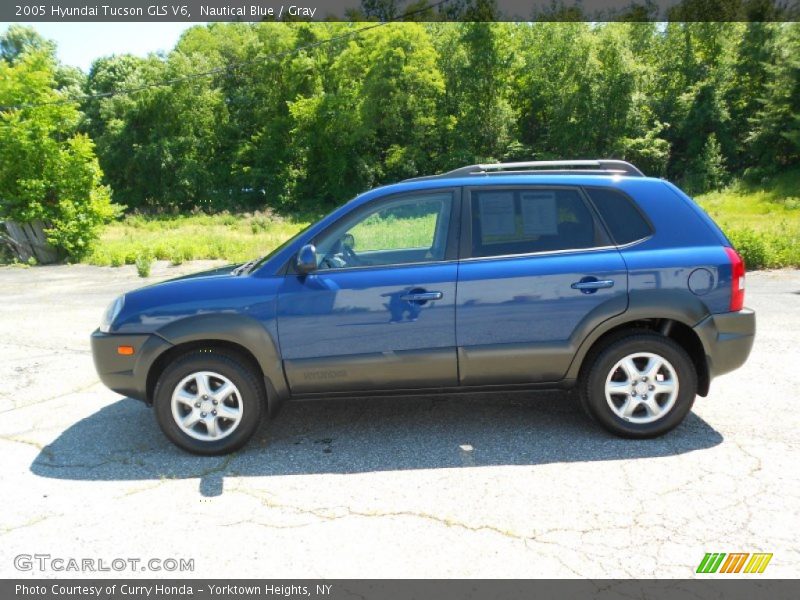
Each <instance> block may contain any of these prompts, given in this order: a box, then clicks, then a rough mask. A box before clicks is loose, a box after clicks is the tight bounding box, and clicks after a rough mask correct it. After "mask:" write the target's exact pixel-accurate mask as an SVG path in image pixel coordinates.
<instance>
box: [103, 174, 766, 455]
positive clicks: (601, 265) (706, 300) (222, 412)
mask: <svg viewBox="0 0 800 600" xmlns="http://www.w3.org/2000/svg"><path fill="white" fill-rule="evenodd" d="M743 302H744V264H743V262H742V259H741V258H740V257H739V255H738V254H737V253H736V251H735V250H734V249H733V247H732V246H731V243H730V242H729V241H728V239H727V238H726V237H725V235H723V233H722V232H721V231H720V229H719V228H718V227H717V226H716V224H715V223H714V222H713V221H712V220H711V219H710V218H709V217H708V216H707V215H706V214H705V213H704V212H703V211H702V210H701V209H700V208H699V207H698V206H697V205H696V204H695V203H694V202H693V201H692V200H691V199H690V198H689V197H688V196H687V195H686V194H684V193H683V192H682V191H681V190H680V189H678V188H677V187H676V186H674V185H672V184H671V183H669V182H666V181H664V180H661V179H653V178H649V177H644V176H643V175H642V173H641V172H640V171H639V170H638V169H636V167H634V166H633V165H631V164H629V163H626V162H623V161H615V160H586V161H547V162H530V163H505V164H490V165H474V166H470V167H464V168H461V169H457V170H455V171H451V172H449V173H445V174H443V175H436V176H431V177H421V178H417V179H413V180H408V181H403V182H400V183H397V184H394V185H389V186H385V187H381V188H378V189H374V190H371V191H369V192H366V193H364V194H362V195H360V196H358V197H357V198H355V199H354V200H352V201H350V202H348V203H347V204H345V205H344V206H342V207H341V208H339V209H337V210H336V211H334V212H333V213H331V214H330V215H328V216H327V217H325V218H324V219H322V220H321V221H319V222H318V223H316V224H314V225H312V226H311V227H309V228H308V229H306V230H305V231H303V232H301V233H299V234H298V235H296V236H295V237H294V238H293V239H291V240H289V241H287V242H286V243H285V244H283V245H282V246H280V247H279V248H277V249H276V250H274V251H273V252H272V253H271V254H269V255H268V256H265V257H264V258H261V259H259V260H256V261H252V262H250V263H246V264H244V265H240V266H238V267H236V268H231V267H227V268H222V269H216V270H214V271H209V272H205V273H199V274H197V275H192V276H188V277H182V278H179V279H174V280H171V281H166V282H163V283H160V284H157V285H152V286H149V287H145V288H142V289H138V290H135V291H133V292H129V293H127V294H125V295H123V296H120V297H119V298H117V299H116V300H114V302H113V303H112V304H111V305H110V306H109V308H108V310H107V312H106V313H105V316H104V317H103V321H102V324H101V326H100V328H99V329H98V330H97V331H95V332H94V333H93V334H92V351H93V354H94V361H95V366H96V368H97V371H98V373H99V375H100V378H101V380H102V381H103V382H104V383H105V384H106V385H107V386H108V387H109V388H111V389H112V390H114V391H116V392H118V393H120V394H124V395H126V396H129V397H132V398H137V399H141V400H143V401H145V402H146V403H148V404H149V405H152V406H153V407H154V410H155V415H156V418H157V420H158V423H159V425H160V426H161V429H162V430H163V431H164V433H165V434H166V435H167V437H168V438H169V439H170V440H172V441H173V442H174V443H175V444H177V445H178V446H180V447H181V448H184V449H186V450H188V451H190V452H195V453H198V454H222V453H226V452H230V451H233V450H235V449H237V448H239V447H241V446H242V445H243V444H244V443H245V442H247V440H248V439H249V438H250V437H251V436H252V435H253V433H254V431H255V430H256V428H257V427H258V425H259V423H260V421H261V418H262V415H263V414H264V413H268V414H269V415H274V414H275V413H276V411H277V409H278V407H279V406H280V404H281V403H282V402H283V401H285V400H288V399H298V398H304V399H307V398H320V397H323V398H325V397H331V396H335V395H345V396H354V395H359V394H360V395H371V396H377V395H380V394H414V393H422V392H424V393H430V392H434V391H443V392H459V391H475V390H509V389H538V388H562V389H569V388H576V389H577V391H578V393H579V396H580V398H581V402H582V404H583V407H584V409H585V410H586V412H587V413H588V414H589V415H590V416H591V417H592V418H594V419H595V420H596V421H597V422H598V423H600V425H602V426H603V427H605V428H606V429H608V430H609V431H611V432H613V433H615V434H617V435H621V436H626V437H632V438H647V437H653V436H658V435H661V434H663V433H665V432H667V431H669V430H671V429H673V428H674V427H675V426H677V425H678V424H679V423H680V422H681V421H682V420H683V418H684V417H685V416H686V414H687V413H688V412H689V410H690V409H691V408H692V404H693V403H694V399H695V396H697V395H700V396H705V395H707V394H708V391H709V386H710V383H711V380H712V379H713V378H714V377H716V376H718V375H722V374H723V373H727V372H729V371H731V370H733V369H736V368H738V367H739V366H741V365H742V364H743V363H744V361H745V360H746V359H747V356H748V354H749V353H750V349H751V347H752V344H753V336H754V334H755V315H754V313H753V311H751V310H748V309H746V308H744V306H743Z"/></svg>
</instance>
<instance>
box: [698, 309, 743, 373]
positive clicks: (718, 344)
mask: <svg viewBox="0 0 800 600" xmlns="http://www.w3.org/2000/svg"><path fill="white" fill-rule="evenodd" d="M694 330H695V331H696V332H697V335H698V336H699V337H700V341H702V343H703V348H704V349H705V353H706V362H707V364H708V374H709V376H710V378H711V379H713V378H714V377H718V376H719V375H724V374H725V373H730V372H731V371H733V370H734V369H738V368H739V367H741V366H742V365H743V364H744V362H745V361H746V360H747V357H748V356H750V350H751V349H752V348H753V340H754V339H755V335H756V313H755V312H753V311H752V310H750V309H749V308H744V309H742V310H740V311H738V312H730V313H719V314H713V315H709V316H708V317H706V318H705V319H703V320H702V321H700V323H698V324H697V325H695V327H694Z"/></svg>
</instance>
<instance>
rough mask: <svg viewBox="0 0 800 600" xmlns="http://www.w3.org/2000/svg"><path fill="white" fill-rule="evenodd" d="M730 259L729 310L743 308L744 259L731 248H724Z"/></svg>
mask: <svg viewBox="0 0 800 600" xmlns="http://www.w3.org/2000/svg"><path fill="white" fill-rule="evenodd" d="M725 253H726V254H727V255H728V259H729V260H730V261H731V306H730V310H731V312H734V311H738V310H742V308H744V261H743V260H742V257H741V256H739V254H738V253H737V252H736V250H734V249H733V248H725Z"/></svg>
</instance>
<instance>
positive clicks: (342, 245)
mask: <svg viewBox="0 0 800 600" xmlns="http://www.w3.org/2000/svg"><path fill="white" fill-rule="evenodd" d="M452 204H453V195H452V193H451V192H435V193H429V194H415V195H412V196H399V197H396V198H392V199H390V200H386V201H380V202H379V203H377V204H376V205H375V206H374V207H372V208H370V209H367V210H366V211H358V212H357V213H356V214H355V215H353V216H346V217H344V218H343V219H342V220H341V221H340V222H339V223H337V224H336V225H334V226H333V227H332V228H331V229H329V230H328V231H326V232H325V233H323V234H322V235H321V236H320V237H319V239H318V240H317V242H316V247H317V264H318V265H319V269H321V270H325V269H343V268H350V267H365V266H383V265H398V264H408V263H421V262H434V261H440V260H444V258H445V250H446V246H447V233H448V229H449V222H450V211H451V208H452Z"/></svg>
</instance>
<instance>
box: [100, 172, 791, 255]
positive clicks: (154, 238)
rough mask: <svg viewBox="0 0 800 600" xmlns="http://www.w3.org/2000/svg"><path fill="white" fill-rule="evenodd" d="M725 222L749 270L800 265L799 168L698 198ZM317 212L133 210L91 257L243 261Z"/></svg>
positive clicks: (415, 226)
mask: <svg viewBox="0 0 800 600" xmlns="http://www.w3.org/2000/svg"><path fill="white" fill-rule="evenodd" d="M695 199H696V200H697V202H698V203H699V204H700V206H702V207H703V208H704V209H705V210H706V211H707V212H708V213H709V214H710V215H711V217H713V219H714V220H715V221H716V222H717V223H718V224H719V225H720V227H722V229H723V230H724V231H725V233H726V234H727V235H728V237H729V238H730V239H731V241H732V242H733V244H734V245H735V246H736V248H737V249H738V250H739V251H740V252H741V254H742V255H743V256H744V259H745V261H746V263H747V266H748V268H749V269H759V268H765V267H767V268H776V267H800V171H788V172H786V173H784V174H782V175H780V176H779V177H777V178H775V179H773V180H771V181H768V182H765V183H763V184H760V185H754V184H747V183H742V182H737V183H735V184H733V185H731V186H729V187H727V188H726V189H724V190H721V191H717V192H711V193H708V194H702V195H700V196H698V197H696V198H695ZM317 217H318V216H317V215H308V216H294V217H280V216H276V215H274V214H270V213H256V214H245V215H233V214H219V215H204V214H200V215H185V216H148V217H145V216H141V215H132V216H128V217H125V218H124V219H122V220H121V221H118V222H116V223H112V224H111V225H109V226H108V227H107V228H106V229H105V231H104V232H103V234H102V236H101V238H100V242H99V243H98V244H97V246H96V248H95V249H94V250H93V252H92V253H91V254H89V256H88V257H87V258H86V259H85V261H86V262H89V263H91V264H95V265H111V266H120V265H123V264H135V263H136V258H137V257H138V256H143V255H147V256H151V257H153V258H154V259H156V260H169V261H171V262H172V263H173V264H180V263H182V262H184V261H189V260H196V259H223V260H228V261H231V262H239V261H245V260H249V259H251V258H255V257H257V256H261V255H263V254H266V253H267V252H269V251H270V250H272V249H273V248H275V247H276V246H278V245H279V244H281V243H282V242H283V241H284V240H286V239H287V238H289V237H290V236H292V235H294V234H295V233H297V232H298V231H300V230H301V229H302V228H304V227H306V226H307V225H308V224H309V223H310V222H312V221H314V220H316V218H317ZM434 227H435V216H434V215H429V216H426V217H417V218H407V219H399V218H398V219H368V220H366V221H364V222H363V223H361V224H359V225H358V226H356V227H355V228H354V229H353V230H352V233H353V235H354V237H355V242H356V251H359V250H360V251H364V250H377V249H390V248H408V247H422V246H425V245H427V244H430V241H431V239H432V238H433V228H434Z"/></svg>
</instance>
